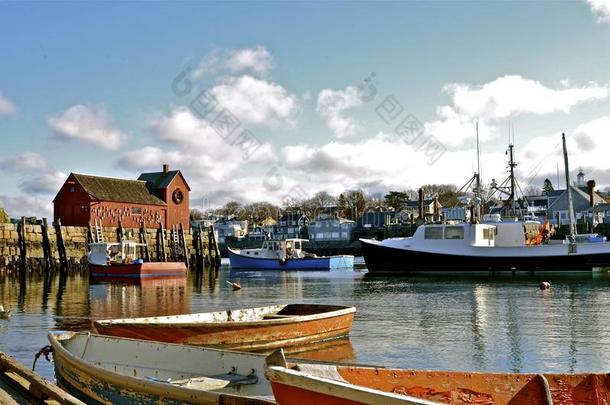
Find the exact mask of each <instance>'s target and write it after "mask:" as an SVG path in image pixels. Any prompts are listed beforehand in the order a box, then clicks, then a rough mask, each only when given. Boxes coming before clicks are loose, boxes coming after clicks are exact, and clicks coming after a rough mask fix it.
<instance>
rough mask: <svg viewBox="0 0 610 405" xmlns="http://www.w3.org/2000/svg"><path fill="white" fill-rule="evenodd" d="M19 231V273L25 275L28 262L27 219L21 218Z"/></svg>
mask: <svg viewBox="0 0 610 405" xmlns="http://www.w3.org/2000/svg"><path fill="white" fill-rule="evenodd" d="M17 231H18V238H19V239H18V241H17V243H18V245H19V257H20V262H19V271H21V272H22V273H23V274H25V269H26V262H27V252H26V244H25V239H26V230H25V217H21V221H19V226H18V227H17Z"/></svg>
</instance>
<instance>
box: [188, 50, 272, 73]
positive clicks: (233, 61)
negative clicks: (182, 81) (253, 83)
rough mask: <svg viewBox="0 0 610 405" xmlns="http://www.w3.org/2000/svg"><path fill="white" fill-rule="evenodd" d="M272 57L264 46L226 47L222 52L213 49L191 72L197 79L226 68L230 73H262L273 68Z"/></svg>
mask: <svg viewBox="0 0 610 405" xmlns="http://www.w3.org/2000/svg"><path fill="white" fill-rule="evenodd" d="M273 66H274V63H273V57H272V56H271V54H270V53H269V51H268V50H267V48H265V47H264V46H260V45H258V46H254V47H252V48H243V49H227V50H225V51H223V52H220V51H218V50H214V51H212V52H210V53H209V54H208V55H206V56H205V57H204V58H203V59H202V60H201V62H200V63H199V66H197V68H196V69H195V71H194V72H193V77H194V78H195V79H199V78H201V77H203V76H205V75H206V74H214V73H216V72H218V71H223V70H226V71H228V72H230V73H233V74H235V73H241V72H250V73H253V74H257V75H264V74H266V73H268V72H269V71H270V70H271V69H273Z"/></svg>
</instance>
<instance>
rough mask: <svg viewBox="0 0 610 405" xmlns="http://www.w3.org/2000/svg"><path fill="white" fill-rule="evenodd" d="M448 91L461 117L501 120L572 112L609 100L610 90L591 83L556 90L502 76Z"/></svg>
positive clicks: (530, 81)
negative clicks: (591, 102)
mask: <svg viewBox="0 0 610 405" xmlns="http://www.w3.org/2000/svg"><path fill="white" fill-rule="evenodd" d="M445 91H446V92H448V93H449V94H451V96H452V98H453V108H454V109H455V110H456V112H457V113H459V114H464V115H467V116H469V117H480V118H485V119H501V118H506V117H509V116H513V115H516V114H524V113H531V114H549V113H554V112H564V113H567V112H570V109H571V108H572V107H574V106H575V105H577V104H579V103H582V102H585V101H593V100H602V99H605V98H607V97H608V88H607V87H603V86H599V85H597V84H596V83H590V84H589V85H587V86H583V87H573V88H560V89H552V88H549V87H546V86H544V85H543V84H541V83H540V82H538V81H535V80H531V79H526V78H524V77H522V76H518V75H509V76H502V77H499V78H497V79H496V80H494V81H492V82H489V83H486V84H484V85H482V86H476V87H471V86H469V85H467V84H459V83H456V84H450V85H447V86H445Z"/></svg>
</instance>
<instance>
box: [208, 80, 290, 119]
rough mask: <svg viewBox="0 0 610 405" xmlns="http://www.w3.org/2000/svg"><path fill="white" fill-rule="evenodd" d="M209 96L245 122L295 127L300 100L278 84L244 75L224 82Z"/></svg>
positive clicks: (211, 91)
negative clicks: (294, 120)
mask: <svg viewBox="0 0 610 405" xmlns="http://www.w3.org/2000/svg"><path fill="white" fill-rule="evenodd" d="M209 93H210V94H211V95H212V96H214V97H215V98H216V100H217V101H218V103H219V104H220V105H221V106H223V107H225V108H226V109H228V110H229V111H230V112H231V113H232V114H233V115H235V116H236V117H237V118H239V119H240V120H241V121H242V123H245V124H265V125H277V124H278V123H282V122H284V123H287V124H290V125H292V124H294V122H293V119H294V115H295V113H296V112H297V109H298V100H297V98H296V96H294V95H293V94H290V93H288V91H286V89H284V88H283V87H282V86H280V85H278V84H276V83H273V82H269V81H266V80H262V79H257V78H255V77H252V76H249V75H243V76H239V77H230V78H227V79H225V80H223V81H221V82H220V83H219V84H217V85H215V86H214V87H212V88H211V89H210V90H209Z"/></svg>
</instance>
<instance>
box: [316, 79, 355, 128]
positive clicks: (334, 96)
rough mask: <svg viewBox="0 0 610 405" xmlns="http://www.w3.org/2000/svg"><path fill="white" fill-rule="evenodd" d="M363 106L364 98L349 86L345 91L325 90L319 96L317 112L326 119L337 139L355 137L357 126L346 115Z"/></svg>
mask: <svg viewBox="0 0 610 405" xmlns="http://www.w3.org/2000/svg"><path fill="white" fill-rule="evenodd" d="M360 105H362V98H361V97H360V93H359V91H358V89H357V88H356V87H354V86H348V87H346V88H345V89H344V90H331V89H323V90H322V91H320V93H319V94H318V105H317V107H316V110H317V111H318V112H319V113H320V114H321V115H322V116H323V117H324V118H326V123H327V125H328V127H329V128H330V129H331V130H332V131H333V134H334V136H335V137H336V138H345V137H348V136H351V135H354V133H355V132H356V129H357V125H356V123H355V122H354V120H353V119H352V118H351V117H347V116H345V113H346V112H347V111H348V110H350V109H352V108H355V107H358V106H360Z"/></svg>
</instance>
